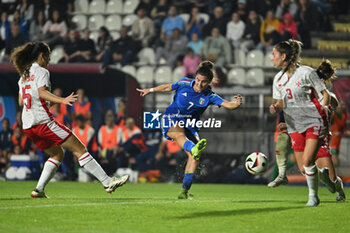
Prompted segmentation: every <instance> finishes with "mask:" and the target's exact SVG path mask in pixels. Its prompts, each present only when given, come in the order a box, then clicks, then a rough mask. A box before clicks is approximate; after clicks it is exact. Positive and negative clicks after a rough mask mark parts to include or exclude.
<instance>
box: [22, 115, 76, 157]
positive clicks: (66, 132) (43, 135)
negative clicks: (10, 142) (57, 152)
mask: <svg viewBox="0 0 350 233" xmlns="http://www.w3.org/2000/svg"><path fill="white" fill-rule="evenodd" d="M23 132H24V133H25V134H27V135H28V137H29V138H30V139H31V140H32V141H33V142H34V144H35V145H36V146H37V147H38V149H39V150H46V149H48V148H50V147H51V146H52V145H56V146H59V145H61V144H62V143H63V142H64V141H65V140H66V139H67V138H68V137H69V136H70V135H72V131H71V130H70V129H68V128H67V127H66V126H64V125H62V124H61V123H59V122H57V121H50V122H48V123H44V124H40V125H34V126H32V127H31V128H29V129H24V130H23Z"/></svg>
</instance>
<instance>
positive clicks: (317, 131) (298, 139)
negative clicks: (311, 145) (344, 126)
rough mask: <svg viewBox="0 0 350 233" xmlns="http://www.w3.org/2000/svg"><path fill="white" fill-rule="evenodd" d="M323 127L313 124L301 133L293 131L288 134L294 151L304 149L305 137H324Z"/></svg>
mask: <svg viewBox="0 0 350 233" xmlns="http://www.w3.org/2000/svg"><path fill="white" fill-rule="evenodd" d="M324 130H325V129H324V127H322V126H315V127H310V128H308V129H307V130H306V131H305V132H303V133H298V132H294V133H291V134H290V137H291V140H292V148H293V150H294V151H297V152H301V151H304V148H305V142H306V139H322V138H324V136H325V135H324Z"/></svg>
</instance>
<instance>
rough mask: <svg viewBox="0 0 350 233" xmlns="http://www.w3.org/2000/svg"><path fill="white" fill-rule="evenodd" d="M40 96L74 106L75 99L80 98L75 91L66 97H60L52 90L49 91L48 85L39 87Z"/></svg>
mask: <svg viewBox="0 0 350 233" xmlns="http://www.w3.org/2000/svg"><path fill="white" fill-rule="evenodd" d="M38 90H39V97H40V98H42V99H44V100H47V101H50V102H53V103H57V104H66V105H69V106H72V103H74V102H75V101H77V99H78V95H74V93H73V92H72V93H71V94H70V95H69V96H67V97H66V98H62V97H58V96H56V95H54V94H52V93H51V92H49V91H48V90H47V87H39V89H38Z"/></svg>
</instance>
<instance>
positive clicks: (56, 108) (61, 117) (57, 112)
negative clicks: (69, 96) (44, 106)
mask: <svg viewBox="0 0 350 233" xmlns="http://www.w3.org/2000/svg"><path fill="white" fill-rule="evenodd" d="M51 108H52V111H51V112H52V116H53V117H54V118H55V120H56V121H58V122H59V123H61V124H62V125H65V126H67V127H68V128H71V127H70V124H69V119H68V116H67V114H64V112H62V111H61V108H60V105H59V104H54V105H53V106H52V107H51Z"/></svg>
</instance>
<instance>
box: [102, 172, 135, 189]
mask: <svg viewBox="0 0 350 233" xmlns="http://www.w3.org/2000/svg"><path fill="white" fill-rule="evenodd" d="M128 180H129V175H125V176H122V177H120V178H117V177H113V178H112V180H111V182H109V185H108V186H107V187H105V190H106V192H107V193H113V192H114V191H115V190H116V189H117V188H118V187H120V186H123V185H124V184H125V183H126V182H127V181H128Z"/></svg>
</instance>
